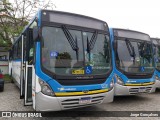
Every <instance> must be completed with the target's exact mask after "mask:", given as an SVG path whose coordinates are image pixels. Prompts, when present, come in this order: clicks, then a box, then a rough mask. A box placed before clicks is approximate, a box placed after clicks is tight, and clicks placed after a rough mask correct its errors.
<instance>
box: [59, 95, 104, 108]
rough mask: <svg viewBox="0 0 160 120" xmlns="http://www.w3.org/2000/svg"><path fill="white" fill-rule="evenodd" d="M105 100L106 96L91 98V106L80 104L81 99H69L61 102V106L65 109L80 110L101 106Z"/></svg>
mask: <svg viewBox="0 0 160 120" xmlns="http://www.w3.org/2000/svg"><path fill="white" fill-rule="evenodd" d="M103 99H104V96H96V97H91V102H90V103H89V104H80V103H79V101H80V99H67V100H63V101H61V105H62V106H63V108H64V109H71V108H79V107H85V106H90V105H94V104H100V103H102V102H103Z"/></svg>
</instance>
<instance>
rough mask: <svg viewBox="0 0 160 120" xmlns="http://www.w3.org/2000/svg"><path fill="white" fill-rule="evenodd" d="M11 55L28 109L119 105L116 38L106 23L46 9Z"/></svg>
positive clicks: (15, 78) (25, 33)
mask: <svg viewBox="0 0 160 120" xmlns="http://www.w3.org/2000/svg"><path fill="white" fill-rule="evenodd" d="M10 53H11V54H10V55H11V56H10V58H11V60H10V61H11V62H10V73H11V75H12V76H13V78H14V82H15V83H16V84H17V85H18V86H19V88H20V97H21V98H23V97H24V105H32V106H33V108H34V109H35V110H37V111H59V110H65V109H73V108H79V107H85V106H89V105H95V104H101V103H107V102H112V101H113V96H114V78H113V75H114V74H113V71H112V61H111V49H110V34H109V28H108V25H107V23H106V22H104V21H101V20H98V19H95V18H91V17H88V16H83V15H78V14H72V13H66V12H60V11H49V10H40V11H39V12H38V13H37V14H36V16H35V17H34V18H33V20H31V22H30V23H29V24H28V25H27V26H26V27H25V29H24V30H23V32H22V33H21V35H20V36H19V37H18V39H17V41H16V42H15V43H14V45H13V47H12V50H11V52H10Z"/></svg>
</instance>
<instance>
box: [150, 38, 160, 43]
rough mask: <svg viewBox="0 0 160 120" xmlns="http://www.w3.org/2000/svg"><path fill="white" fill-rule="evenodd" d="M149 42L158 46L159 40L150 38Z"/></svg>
mask: <svg viewBox="0 0 160 120" xmlns="http://www.w3.org/2000/svg"><path fill="white" fill-rule="evenodd" d="M151 40H152V41H153V44H155V45H158V44H160V38H151Z"/></svg>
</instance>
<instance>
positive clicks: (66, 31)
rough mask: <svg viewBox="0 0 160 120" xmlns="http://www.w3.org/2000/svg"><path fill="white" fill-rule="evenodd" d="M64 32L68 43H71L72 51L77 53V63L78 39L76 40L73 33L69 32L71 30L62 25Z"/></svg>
mask: <svg viewBox="0 0 160 120" xmlns="http://www.w3.org/2000/svg"><path fill="white" fill-rule="evenodd" d="M62 30H63V32H64V34H65V36H66V38H67V40H68V42H69V43H70V45H71V47H72V49H73V50H74V51H76V57H77V61H78V51H79V48H78V43H77V37H76V38H75V40H74V38H73V37H72V35H71V33H70V32H69V30H68V29H67V28H66V27H65V25H62Z"/></svg>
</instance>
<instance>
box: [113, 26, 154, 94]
mask: <svg viewBox="0 0 160 120" xmlns="http://www.w3.org/2000/svg"><path fill="white" fill-rule="evenodd" d="M110 34H111V42H112V50H113V54H112V57H113V58H112V61H113V68H114V73H115V95H116V96H118V95H135V94H138V93H151V92H154V91H155V79H154V77H155V76H154V60H153V53H152V52H153V50H152V42H151V40H150V36H149V35H147V34H145V33H141V32H137V31H132V30H128V29H118V28H117V29H116V28H111V29H110Z"/></svg>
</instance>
